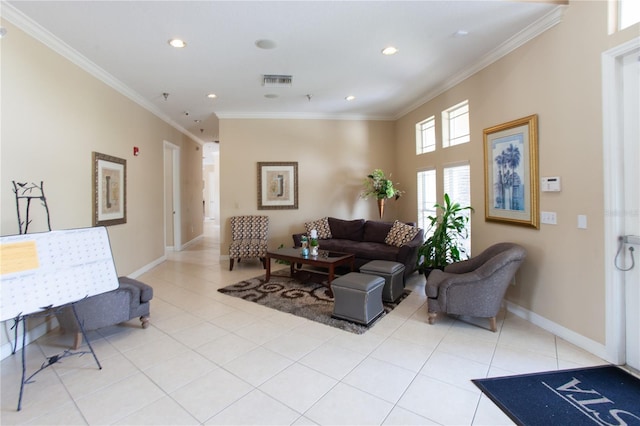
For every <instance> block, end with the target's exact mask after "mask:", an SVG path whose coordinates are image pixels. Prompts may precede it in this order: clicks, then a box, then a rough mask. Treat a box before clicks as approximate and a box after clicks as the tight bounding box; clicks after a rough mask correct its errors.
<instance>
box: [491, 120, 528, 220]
mask: <svg viewBox="0 0 640 426" xmlns="http://www.w3.org/2000/svg"><path fill="white" fill-rule="evenodd" d="M483 135H484V138H483V139H484V171H485V173H484V186H485V204H484V206H485V220H486V221H494V222H501V223H507V224H512V225H521V226H528V227H532V228H536V229H539V228H540V208H539V204H538V198H539V194H538V180H539V178H538V116H537V114H534V115H530V116H528V117H523V118H519V119H517V120H513V121H510V122H508V123H504V124H499V125H497V126H493V127H489V128H487V129H484V132H483Z"/></svg>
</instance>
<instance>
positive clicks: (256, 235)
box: [229, 216, 269, 271]
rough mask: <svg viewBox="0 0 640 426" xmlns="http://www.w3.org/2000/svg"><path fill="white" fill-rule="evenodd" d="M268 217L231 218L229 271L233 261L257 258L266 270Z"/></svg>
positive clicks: (231, 268) (231, 269)
mask: <svg viewBox="0 0 640 426" xmlns="http://www.w3.org/2000/svg"><path fill="white" fill-rule="evenodd" d="M268 231H269V216H233V217H232V218H231V244H230V245H229V270H230V271H233V261H234V260H235V259H238V263H240V260H241V259H247V258H252V257H257V258H259V259H260V261H262V266H263V267H264V268H265V269H266V267H267V263H266V259H267V233H268Z"/></svg>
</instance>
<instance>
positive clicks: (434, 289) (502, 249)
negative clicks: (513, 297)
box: [425, 243, 526, 332]
mask: <svg viewBox="0 0 640 426" xmlns="http://www.w3.org/2000/svg"><path fill="white" fill-rule="evenodd" d="M525 257H526V251H525V249H524V248H523V247H521V246H519V245H518V244H514V243H498V244H494V245H492V246H491V247H489V248H487V249H486V250H485V251H483V252H482V253H480V254H479V255H478V256H476V257H473V258H471V259H469V260H463V261H461V262H456V263H452V264H450V265H448V266H446V267H445V268H444V271H441V270H438V269H435V270H433V271H432V272H431V273H430V274H429V276H428V277H427V284H426V285H425V293H426V294H427V298H428V299H427V306H428V313H429V324H433V321H434V320H435V318H436V315H437V314H438V312H445V313H447V314H454V315H468V316H472V317H480V318H488V319H489V327H490V328H491V331H494V332H495V331H496V330H497V327H496V315H497V314H498V311H499V310H500V305H501V304H502V298H503V297H504V294H505V293H506V291H507V287H509V284H510V283H511V280H512V279H513V277H514V276H515V274H516V272H517V271H518V268H519V267H520V265H521V264H522V262H523V261H524V259H525Z"/></svg>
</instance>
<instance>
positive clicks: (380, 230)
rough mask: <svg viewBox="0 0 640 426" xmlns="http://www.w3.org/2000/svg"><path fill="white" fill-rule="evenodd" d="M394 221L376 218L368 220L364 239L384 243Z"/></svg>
mask: <svg viewBox="0 0 640 426" xmlns="http://www.w3.org/2000/svg"><path fill="white" fill-rule="evenodd" d="M392 226H393V223H391V222H378V221H375V220H368V221H367V223H365V224H364V237H363V238H362V241H369V242H372V243H384V240H385V239H386V238H387V234H388V233H389V231H390V230H391V227H392Z"/></svg>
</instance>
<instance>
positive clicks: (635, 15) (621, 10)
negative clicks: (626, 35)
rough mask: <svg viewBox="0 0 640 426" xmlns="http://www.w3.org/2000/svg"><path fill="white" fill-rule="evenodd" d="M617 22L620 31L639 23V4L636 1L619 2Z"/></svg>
mask: <svg viewBox="0 0 640 426" xmlns="http://www.w3.org/2000/svg"><path fill="white" fill-rule="evenodd" d="M618 22H619V29H620V30H624V29H625V28H628V27H630V26H632V25H634V24H637V23H638V22H640V2H638V0H619V2H618Z"/></svg>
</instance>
